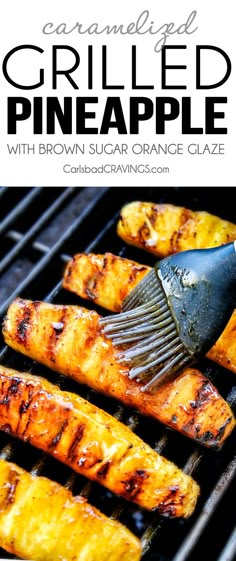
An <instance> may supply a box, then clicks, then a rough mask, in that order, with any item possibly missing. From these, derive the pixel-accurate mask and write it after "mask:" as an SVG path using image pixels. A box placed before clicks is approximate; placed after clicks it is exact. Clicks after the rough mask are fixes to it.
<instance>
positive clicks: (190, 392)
mask: <svg viewBox="0 0 236 561" xmlns="http://www.w3.org/2000/svg"><path fill="white" fill-rule="evenodd" d="M99 319H100V316H99V314H97V313H96V312H95V311H88V310H86V309H85V308H82V307H79V306H61V305H53V304H48V303H46V302H32V301H30V300H23V299H20V298H17V299H16V300H14V302H13V303H12V304H11V305H10V307H9V309H8V311H7V315H6V318H5V321H4V326H3V334H4V338H5V341H6V343H7V344H8V345H10V346H11V347H12V348H13V349H15V350H16V351H19V352H22V353H23V354H25V355H26V356H29V357H31V358H32V359H34V360H37V361H38V362H41V363H42V364H45V365H46V366H48V367H49V368H52V369H53V370H56V371H58V372H61V373H63V374H64V375H66V376H69V377H71V378H73V379H74V380H76V381H77V382H80V383H82V384H87V385H88V386H90V387H92V388H93V389H95V390H97V391H99V392H102V393H104V394H106V395H108V396H111V397H114V398H116V399H118V400H120V401H121V402H123V403H125V404H126V405H128V406H132V407H135V408H136V409H138V410H139V411H140V412H141V413H143V414H145V415H149V416H151V417H153V418H155V419H157V420H159V421H161V422H162V423H164V424H166V425H168V426H169V427H171V428H173V429H174V430H178V431H179V432H181V433H182V434H184V435H186V436H189V437H190V438H193V439H194V440H195V441H197V442H200V443H201V444H204V445H206V446H208V447H213V448H220V447H221V445H222V444H223V442H224V440H225V439H226V438H227V436H228V435H229V434H230V433H231V431H232V430H233V428H234V426H235V419H234V416H233V414H232V411H231V410H230V407H229V406H228V404H227V403H226V401H224V399H223V398H222V397H221V396H220V395H219V393H218V392H217V390H216V388H215V387H214V386H213V385H212V383H211V382H210V380H208V379H207V378H206V377H205V376H203V375H202V374H201V373H200V372H199V371H198V370H196V369H192V368H189V369H187V370H185V371H184V372H183V373H182V374H181V375H180V376H179V377H178V378H176V379H175V380H174V381H171V382H168V383H167V384H166V385H165V386H163V387H161V388H160V389H159V391H157V392H156V391H154V392H144V393H142V392H140V384H139V383H138V382H137V381H136V380H130V379H129V377H128V368H127V367H125V366H122V365H121V364H119V363H118V362H117V360H116V356H115V350H114V347H113V345H112V343H111V341H110V340H109V339H107V338H106V337H105V336H104V335H103V334H102V330H101V327H100V325H99Z"/></svg>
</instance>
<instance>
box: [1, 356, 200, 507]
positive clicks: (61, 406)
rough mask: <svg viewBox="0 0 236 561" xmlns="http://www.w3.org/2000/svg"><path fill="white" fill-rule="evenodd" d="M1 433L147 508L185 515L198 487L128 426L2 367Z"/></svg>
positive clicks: (39, 380) (82, 401)
mask: <svg viewBox="0 0 236 561" xmlns="http://www.w3.org/2000/svg"><path fill="white" fill-rule="evenodd" d="M0 429H2V430H5V431H7V432H10V433H11V434H12V435H13V436H16V437H18V438H20V439H22V440H25V441H27V442H31V444H33V445H35V446H37V447H38V448H40V449H42V450H44V451H45V452H48V453H49V454H51V455H52V456H55V457H56V458H57V459H58V460H61V461H62V462H63V463H65V464H67V465H68V466H70V467H71V468H73V469H74V470H75V471H77V472H78V473H81V474H82V475H85V476H87V477H88V478H90V479H92V480H95V481H97V482H98V483H101V484H102V485H104V486H105V487H107V488H108V489H110V490H111V491H113V492H114V493H117V494H119V495H122V496H123V497H124V498H126V499H129V500H131V501H134V502H135V503H137V504H139V505H140V506H142V507H144V508H147V509H149V510H153V509H157V510H158V511H159V512H161V513H162V514H167V515H171V516H189V515H190V514H191V513H192V511H193V509H194V507H195V504H196V500H197V496H198V493H199V487H198V485H197V484H196V483H195V482H194V481H193V479H192V478H191V477H189V476H188V475H186V474H184V473H183V472H182V471H181V470H179V469H178V468H177V467H176V466H175V465H174V464H172V463H171V462H169V461H168V460H166V459H165V458H163V457H162V456H160V455H159V454H158V453H157V452H155V451H154V450H152V448H150V446H148V445H147V444H145V443H144V442H143V441H142V440H141V439H140V438H139V437H138V436H137V435H136V434H134V433H133V432H132V431H131V430H130V429H129V428H128V427H127V426H126V425H124V424H122V423H120V422H119V421H118V420H117V419H115V418H114V417H112V416H111V415H109V414H108V413H106V412H105V411H103V410H101V409H99V408H98V407H96V406H95V405H93V404H91V403H89V402H88V401H86V400H85V399H83V398H81V397H79V396H77V395H75V394H73V393H69V392H64V391H61V390H60V389H59V388H58V387H57V386H54V385H53V384H51V383H50V382H48V381H47V380H44V379H43V378H40V377H37V376H32V375H29V374H26V373H19V372H16V371H14V370H11V369H6V368H4V367H3V366H0Z"/></svg>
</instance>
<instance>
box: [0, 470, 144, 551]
mask: <svg viewBox="0 0 236 561" xmlns="http://www.w3.org/2000/svg"><path fill="white" fill-rule="evenodd" d="M0 547H2V548H4V549H5V550H6V551H8V552H10V553H13V554H14V555H17V556H19V557H21V558H24V559H33V560H34V561H62V559H63V561H81V560H82V559H83V561H108V560H109V561H139V559H140V556H141V545H140V541H139V540H138V539H137V538H136V537H135V536H134V535H133V534H131V532H130V531H129V530H128V529H127V528H125V527H124V526H123V525H122V524H120V523H119V522H117V521H115V520H110V519H109V518H107V517H106V516H104V515H103V514H101V513H100V512H99V511H98V510H97V509H96V508H95V507H92V506H91V505H89V504H88V503H87V502H86V499H84V498H83V497H80V496H76V497H73V496H72V494H71V492H70V491H68V490H67V489H65V488H64V487H62V486H61V485H59V484H58V483H55V482H52V481H50V480H49V479H47V478H46V477H41V476H40V477H38V476H34V475H31V474H30V473H28V472H26V471H25V470H24V469H22V468H20V467H18V466H17V465H15V464H13V463H10V462H6V461H5V460H0Z"/></svg>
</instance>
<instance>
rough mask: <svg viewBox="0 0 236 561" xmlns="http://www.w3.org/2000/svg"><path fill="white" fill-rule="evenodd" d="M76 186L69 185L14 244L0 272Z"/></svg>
mask: <svg viewBox="0 0 236 561" xmlns="http://www.w3.org/2000/svg"><path fill="white" fill-rule="evenodd" d="M74 190H75V187H67V188H66V189H65V191H63V192H62V194H61V195H60V196H59V197H58V199H56V200H55V202H54V203H53V204H52V205H51V206H50V207H49V208H48V209H47V210H46V211H45V212H44V213H43V214H42V215H41V216H40V217H39V219H38V220H36V222H34V224H33V226H31V228H30V229H29V230H28V231H27V232H26V234H25V235H23V236H22V237H21V238H20V239H19V241H18V242H17V243H16V244H15V245H14V246H13V248H12V249H11V250H10V251H9V252H8V253H7V255H6V256H5V257H4V258H3V259H2V260H1V262H0V273H2V272H3V271H4V269H6V267H8V266H9V265H10V264H11V263H12V261H13V259H14V258H15V257H16V256H18V255H19V253H20V252H21V250H22V249H24V248H25V246H26V245H27V243H29V242H30V241H31V240H32V238H33V237H34V236H35V235H36V234H37V232H39V230H41V228H42V227H43V226H44V224H46V222H48V220H49V219H50V218H52V216H53V215H54V214H55V213H56V212H57V211H58V210H59V209H60V207H61V206H62V205H63V204H64V203H65V202H66V200H67V199H68V197H70V196H71V194H72V193H73V191H74Z"/></svg>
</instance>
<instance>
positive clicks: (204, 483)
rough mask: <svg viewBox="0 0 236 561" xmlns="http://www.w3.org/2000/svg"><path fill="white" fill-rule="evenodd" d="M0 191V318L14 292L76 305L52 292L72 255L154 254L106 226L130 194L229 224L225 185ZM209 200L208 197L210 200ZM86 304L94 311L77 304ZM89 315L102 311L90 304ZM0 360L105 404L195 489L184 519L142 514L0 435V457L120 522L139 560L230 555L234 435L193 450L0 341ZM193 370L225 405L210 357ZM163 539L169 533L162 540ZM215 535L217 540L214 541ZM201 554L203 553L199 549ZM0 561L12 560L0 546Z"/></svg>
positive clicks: (220, 375) (226, 390)
mask: <svg viewBox="0 0 236 561" xmlns="http://www.w3.org/2000/svg"><path fill="white" fill-rule="evenodd" d="M222 195H223V189H222V188H217V189H214V198H213V197H211V193H210V189H209V188H207V189H203V188H202V189H195V188H138V189H135V188H123V189H122V188H119V189H118V188H113V189H107V188H92V187H91V188H69V187H68V188H51V187H47V188H46V187H43V188H39V187H34V188H27V189H25V188H14V187H11V188H5V187H1V188H0V219H2V222H1V223H0V235H1V244H0V245H1V247H0V272H1V277H0V315H1V317H2V316H3V315H4V313H5V311H6V309H7V307H8V305H9V303H10V302H11V301H12V299H13V298H14V297H15V296H17V295H20V296H22V297H26V298H27V297H28V298H32V299H42V300H47V301H49V302H55V303H73V304H76V303H77V304H79V305H80V304H82V305H85V304H84V301H82V300H80V299H79V298H78V297H76V296H75V295H73V294H72V293H67V292H66V291H64V290H63V289H62V285H61V276H62V271H63V267H64V263H65V262H66V261H67V260H68V259H69V257H70V255H73V254H74V253H77V252H80V251H83V252H91V251H94V252H97V253H103V252H105V251H111V252H113V253H116V254H119V255H122V256H126V257H129V258H131V259H136V260H139V261H140V262H142V261H143V262H145V263H147V264H149V265H153V264H154V261H155V260H154V258H153V257H152V256H151V255H147V254H146V253H144V252H143V251H141V250H137V249H134V248H130V247H128V246H125V245H124V243H123V242H122V241H121V240H120V239H119V238H118V237H117V236H116V232H115V224H116V221H117V217H118V214H119V210H120V207H121V206H122V205H123V204H124V203H126V202H128V201H131V200H135V199H141V200H153V201H156V202H170V203H173V204H178V205H185V206H189V207H190V208H193V209H197V208H199V209H200V208H201V209H205V210H208V211H210V212H212V213H216V214H219V215H220V216H222V217H223V218H227V219H229V220H232V221H233V220H234V217H233V216H232V212H233V211H232V208H230V207H231V206H232V205H230V203H229V202H227V201H230V199H231V197H230V193H228V196H227V188H224V197H223V198H222ZM213 199H214V200H213ZM86 307H95V306H94V305H93V304H90V303H89V302H86ZM96 309H97V310H98V311H100V312H102V311H101V309H99V308H98V307H97V308H96ZM0 343H1V346H0V360H1V362H2V363H4V364H6V365H8V366H9V367H12V368H16V369H19V370H29V371H32V372H35V373H36V374H41V375H43V376H45V377H48V378H49V379H50V380H51V381H52V382H55V383H57V384H59V385H60V386H61V387H62V388H63V389H66V390H68V391H75V392H76V391H77V392H78V393H80V394H81V395H82V396H83V397H85V398H86V399H88V400H90V401H92V402H93V403H95V404H96V405H98V406H100V407H102V408H104V409H106V410H107V411H108V412H109V413H112V414H113V415H114V416H116V417H117V418H118V419H120V420H121V421H123V422H125V423H126V424H127V425H128V426H129V427H130V428H131V429H132V430H133V431H135V432H136V433H137V434H139V435H140V436H141V437H142V438H143V439H144V440H146V442H148V443H149V444H150V445H151V446H152V447H153V448H155V449H156V450H157V451H158V452H160V453H163V454H164V455H165V456H166V457H167V458H169V459H171V460H173V461H174V462H175V463H176V464H177V465H179V467H182V468H183V469H184V471H186V472H187V473H190V474H192V475H193V476H194V477H196V479H197V480H198V481H199V483H200V485H201V489H202V494H201V497H200V500H199V502H198V505H197V508H196V511H195V513H194V515H193V516H192V517H191V518H190V520H187V521H182V520H177V521H176V520H167V519H164V518H162V517H160V516H159V515H157V514H155V513H148V512H145V511H143V510H142V509H139V508H138V507H136V506H135V505H132V504H130V503H128V502H126V501H125V500H123V499H120V498H119V497H116V496H114V495H113V494H112V493H110V492H109V491H107V490H105V489H104V488H102V487H100V486H99V485H98V484H95V483H91V482H88V481H87V480H86V479H85V478H84V477H83V476H80V475H77V474H76V475H75V474H74V473H72V471H71V470H69V468H67V467H66V466H61V465H60V464H59V463H58V462H57V461H56V460H55V459H53V458H49V457H48V456H47V455H45V454H43V453H41V452H40V451H38V450H36V449H33V447H31V446H30V445H28V444H23V443H21V442H17V441H16V440H15V439H13V438H12V439H9V436H7V435H5V434H1V435H0V448H1V452H0V456H1V457H4V458H6V459H12V460H13V461H16V463H19V464H20V465H21V466H22V467H25V468H26V469H28V470H30V471H31V472H32V473H37V474H39V473H42V474H43V475H46V476H48V477H51V478H54V479H55V478H57V480H58V481H59V482H60V483H62V484H63V485H65V486H66V487H67V488H69V489H71V490H72V491H73V492H74V493H81V494H83V495H84V496H86V497H87V498H88V499H89V501H90V502H91V503H93V504H94V505H95V506H96V507H97V508H99V509H100V510H101V511H103V512H104V513H105V514H107V515H109V516H110V517H112V518H117V519H119V520H120V521H121V522H123V523H125V524H126V525H127V526H128V527H129V528H130V529H131V530H132V531H133V532H134V533H136V535H138V536H139V537H140V538H141V540H142V545H143V559H144V560H145V561H154V560H155V561H189V560H191V561H195V560H197V559H199V557H201V558H202V559H206V557H207V559H208V561H231V559H233V557H234V554H235V551H236V544H235V540H236V537H235V529H234V520H235V514H234V511H235V509H234V505H233V500H232V497H233V490H234V489H235V487H234V475H235V472H236V457H234V456H233V449H234V447H235V435H232V436H231V437H230V438H229V440H228V441H227V442H226V444H225V446H224V448H223V450H222V451H220V452H218V453H215V452H211V451H208V450H205V449H203V448H202V447H200V446H198V445H196V444H195V443H194V442H191V441H190V440H188V439H186V438H185V437H183V436H181V435H179V434H177V433H174V432H173V431H171V430H170V429H167V428H165V427H164V426H162V425H161V424H159V423H158V422H157V421H154V420H152V419H148V418H147V419H146V418H143V417H142V416H141V415H139V414H138V413H136V412H134V411H133V410H130V409H128V408H127V407H124V406H121V405H119V403H118V402H116V401H115V400H112V399H110V398H106V397H105V396H101V395H99V394H97V393H96V392H94V391H92V390H89V389H88V388H87V387H84V386H80V385H78V384H76V383H75V382H73V381H72V380H68V379H65V378H64V377H63V376H60V375H58V374H56V373H52V372H50V371H49V370H47V369H46V368H45V367H42V366H40V365H37V364H36V363H32V361H30V360H29V359H27V358H26V357H23V356H20V355H18V354H17V353H15V352H14V351H13V350H11V349H9V348H8V347H6V345H4V342H3V339H2V336H1V339H0ZM200 369H201V370H202V371H203V372H204V373H205V374H206V375H208V376H209V377H210V378H211V380H212V381H213V383H215V384H216V386H217V387H218V388H219V390H220V392H221V394H222V395H223V396H224V398H226V399H227V398H228V400H230V401H231V405H233V406H234V405H235V396H236V387H235V382H236V379H235V375H234V374H231V373H229V372H226V371H224V369H223V368H220V367H218V366H216V365H213V364H212V363H210V361H207V360H203V361H202V363H201V365H200ZM170 536H171V539H170ZM216 536H217V539H216ZM206 551H207V556H206V553H205V552H206ZM3 554H4V557H5V558H9V559H10V558H12V556H11V555H10V554H9V555H8V554H6V553H5V552H1V551H0V555H3Z"/></svg>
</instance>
